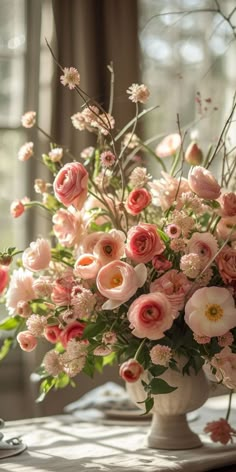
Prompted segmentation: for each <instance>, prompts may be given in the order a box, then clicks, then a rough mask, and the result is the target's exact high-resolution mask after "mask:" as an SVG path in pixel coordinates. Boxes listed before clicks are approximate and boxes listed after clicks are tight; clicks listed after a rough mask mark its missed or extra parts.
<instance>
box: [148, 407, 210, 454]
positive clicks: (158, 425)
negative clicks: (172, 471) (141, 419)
mask: <svg viewBox="0 0 236 472" xmlns="http://www.w3.org/2000/svg"><path fill="white" fill-rule="evenodd" d="M147 444H148V446H149V447H151V448H154V449H175V450H180V449H194V448H197V447H201V446H202V442H201V440H200V438H199V436H198V435H197V434H195V433H194V432H193V431H192V430H191V429H190V427H189V425H188V421H187V418H186V415H185V414H182V415H160V414H158V413H154V414H153V419H152V425H151V429H150V432H149V434H148V436H147Z"/></svg>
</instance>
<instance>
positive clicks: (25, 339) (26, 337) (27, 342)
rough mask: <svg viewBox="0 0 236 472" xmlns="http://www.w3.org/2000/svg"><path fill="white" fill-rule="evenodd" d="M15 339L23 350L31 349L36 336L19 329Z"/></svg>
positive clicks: (33, 346)
mask: <svg viewBox="0 0 236 472" xmlns="http://www.w3.org/2000/svg"><path fill="white" fill-rule="evenodd" d="M16 339H17V341H18V343H19V345H20V347H21V349H22V350H23V351H27V352H30V351H33V350H34V349H35V348H36V346H37V339H36V337H35V336H34V335H33V334H31V333H30V332H29V331H21V332H20V333H18V334H17V337H16Z"/></svg>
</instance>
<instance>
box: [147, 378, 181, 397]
mask: <svg viewBox="0 0 236 472" xmlns="http://www.w3.org/2000/svg"><path fill="white" fill-rule="evenodd" d="M150 387H151V393H153V394H154V395H157V394H158V395H160V394H163V393H171V392H174V390H176V389H177V387H172V386H171V385H169V384H168V383H167V382H166V381H165V380H163V379H157V378H154V379H152V380H151V382H150Z"/></svg>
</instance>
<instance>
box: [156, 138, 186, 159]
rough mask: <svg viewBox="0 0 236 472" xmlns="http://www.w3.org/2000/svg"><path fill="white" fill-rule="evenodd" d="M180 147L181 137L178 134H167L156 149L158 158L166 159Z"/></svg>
mask: <svg viewBox="0 0 236 472" xmlns="http://www.w3.org/2000/svg"><path fill="white" fill-rule="evenodd" d="M180 145H181V137H180V135H179V134H178V133H173V134H169V135H168V136H166V137H165V138H164V139H162V141H161V142H160V143H159V144H158V145H157V147H156V154H157V155H158V157H168V156H172V155H173V154H175V153H176V151H177V150H178V149H179V147H180Z"/></svg>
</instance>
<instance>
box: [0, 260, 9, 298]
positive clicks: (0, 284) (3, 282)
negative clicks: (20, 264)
mask: <svg viewBox="0 0 236 472" xmlns="http://www.w3.org/2000/svg"><path fill="white" fill-rule="evenodd" d="M8 280H9V276H8V267H7V266H3V265H0V294H1V293H2V292H3V291H4V290H5V288H6V286H7V284H8Z"/></svg>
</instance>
